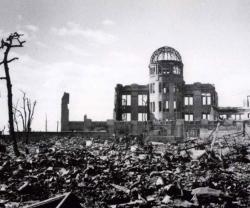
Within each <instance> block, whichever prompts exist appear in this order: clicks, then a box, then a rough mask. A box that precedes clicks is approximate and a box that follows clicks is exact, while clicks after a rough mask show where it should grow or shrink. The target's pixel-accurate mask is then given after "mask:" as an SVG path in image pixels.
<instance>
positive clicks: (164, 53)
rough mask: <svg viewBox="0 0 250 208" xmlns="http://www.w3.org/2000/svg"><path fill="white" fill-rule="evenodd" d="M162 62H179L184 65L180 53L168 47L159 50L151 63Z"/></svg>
mask: <svg viewBox="0 0 250 208" xmlns="http://www.w3.org/2000/svg"><path fill="white" fill-rule="evenodd" d="M162 60H166V61H178V62H181V63H182V59H181V55H180V53H179V52H178V51H177V50H175V49H174V48H171V47H168V46H164V47H161V48H159V49H157V50H156V51H155V52H154V53H153V55H152V56H151V59H150V63H151V64H155V63H157V62H158V61H162Z"/></svg>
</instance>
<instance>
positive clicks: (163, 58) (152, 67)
mask: <svg viewBox="0 0 250 208" xmlns="http://www.w3.org/2000/svg"><path fill="white" fill-rule="evenodd" d="M183 68H184V65H183V62H182V58H181V55H180V53H179V52H178V51H177V50H176V49H174V48H172V47H168V46H164V47H161V48H159V49H157V50H156V51H154V52H153V54H152V56H151V58H150V63H149V83H148V84H147V85H137V84H132V85H125V86H123V85H121V84H118V85H117V86H116V88H115V108H114V119H115V120H118V121H133V120H134V121H147V120H155V121H160V122H164V121H172V120H176V119H184V120H185V121H200V120H201V119H209V115H210V111H211V109H212V107H217V106H218V97H217V93H216V90H215V87H214V86H213V85H212V84H202V83H200V82H196V83H194V84H185V81H184V77H183Z"/></svg>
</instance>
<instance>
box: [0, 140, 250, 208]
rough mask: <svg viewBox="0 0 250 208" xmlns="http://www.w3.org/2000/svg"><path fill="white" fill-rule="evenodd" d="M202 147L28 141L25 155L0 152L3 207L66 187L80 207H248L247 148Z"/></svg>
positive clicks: (44, 196)
mask: <svg viewBox="0 0 250 208" xmlns="http://www.w3.org/2000/svg"><path fill="white" fill-rule="evenodd" d="M190 144H195V142H190ZM219 144H220V143H219ZM219 146H220V145H219ZM229 146H230V145H229ZM199 147H200V148H199V149H197V148H195V147H192V146H191V147H189V148H188V147H187V145H183V144H182V145H170V144H168V145H160V146H159V145H157V146H154V145H152V144H150V143H149V144H147V145H144V146H138V145H137V144H130V145H127V144H116V143H110V142H109V143H108V142H105V143H95V142H92V141H85V140H83V139H81V138H71V139H69V138H51V139H50V140H49V141H44V142H43V143H42V142H40V143H39V146H37V145H35V144H33V145H30V147H29V149H30V154H29V155H26V156H22V157H18V158H15V157H13V156H12V155H11V154H7V153H0V154H1V155H0V207H15V206H16V207H23V206H25V205H27V204H32V203H34V202H36V201H41V200H44V199H48V198H50V197H53V196H55V195H57V194H62V193H65V192H73V193H74V194H75V195H76V196H77V197H78V198H79V199H80V201H81V204H82V207H113V208H115V207H117V208H119V207H201V206H204V207H247V206H248V205H249V204H248V203H249V196H250V185H249V181H250V164H249V159H248V157H249V152H248V149H246V150H241V149H240V150H239V151H236V152H235V154H236V156H235V154H232V151H227V153H225V154H224V155H223V154H221V150H222V149H223V148H222V147H221V146H220V147H221V148H214V149H212V150H211V148H210V147H209V148H208V147H207V146H206V145H203V148H201V147H202V145H201V144H200V143H199ZM225 148H229V147H228V146H227V147H225ZM232 148H233V147H232V146H231V147H230V148H229V150H231V149H232ZM237 148H240V146H239V147H237ZM242 148H243V146H242ZM247 148H248V147H247ZM243 149H244V148H243ZM223 150H225V149H223ZM239 158H241V160H239ZM242 158H245V160H244V161H243V160H242Z"/></svg>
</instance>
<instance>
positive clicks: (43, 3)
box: [0, 0, 250, 131]
mask: <svg viewBox="0 0 250 208" xmlns="http://www.w3.org/2000/svg"><path fill="white" fill-rule="evenodd" d="M0 4H1V5H0V36H1V37H3V36H5V35H6V34H8V33H9V32H14V31H20V32H22V33H24V34H25V36H24V39H25V40H26V41H27V42H26V44H25V47H24V48H17V49H15V51H13V53H12V55H13V56H14V55H15V56H18V57H19V58H20V59H19V60H18V61H15V63H11V64H10V73H11V77H12V81H13V94H14V100H15V102H16V101H17V100H18V99H20V98H21V96H22V94H21V93H20V90H23V91H25V92H27V96H28V97H30V98H31V99H33V100H37V102H38V104H37V108H36V112H35V120H34V125H33V129H35V130H44V128H45V115H46V114H47V117H48V130H50V131H55V130H56V122H57V120H60V111H61V97H62V95H63V92H65V91H66V92H69V93H70V105H69V108H70V120H83V116H84V114H87V115H88V117H90V118H92V119H93V120H106V119H111V118H112V116H113V107H114V87H115V85H116V84H117V83H121V84H132V83H138V84H147V83H148V64H149V60H150V56H151V54H152V53H153V52H154V50H156V49H157V48H159V47H161V46H165V45H166V46H171V47H174V48H175V49H177V50H178V51H179V52H180V54H181V56H182V60H183V63H184V79H185V82H186V83H193V82H203V83H212V84H215V86H216V90H217V92H218V95H219V105H220V106H242V105H243V99H244V98H245V97H246V96H247V95H249V94H250V84H249V77H250V69H249V65H250V64H249V61H250V12H249V11H250V1H249V0H248V1H245V0H241V1H238V0H235V1H230V0H226V1H218V0H209V1H205V0H202V1H198V0H196V1H195V0H185V1H184V0H183V1H182V0H179V1H177V0H173V1H168V0H163V1H160V0H157V1H156V0H148V1H146V0H141V1H134V0H131V1H129V0H120V1H119V0H112V1H111V0H103V1H101V0H98V1H97V0H96V1H95V0H89V1H87V0H67V1H66V0H53V1H51V0H36V1H34V0H29V1H28V0H22V1H20V0H1V1H0ZM2 53H3V51H2V50H0V54H1V57H2ZM2 75H4V74H3V67H2V66H1V68H0V76H2ZM5 88H6V86H5V82H4V81H3V80H1V81H0V95H1V96H0V129H1V128H3V126H4V125H7V123H8V119H7V99H6V97H7V94H6V89H5Z"/></svg>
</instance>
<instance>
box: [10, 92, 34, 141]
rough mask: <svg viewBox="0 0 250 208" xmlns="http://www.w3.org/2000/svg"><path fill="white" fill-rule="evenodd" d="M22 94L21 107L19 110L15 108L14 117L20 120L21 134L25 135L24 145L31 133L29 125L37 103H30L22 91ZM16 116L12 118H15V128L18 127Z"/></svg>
mask: <svg viewBox="0 0 250 208" xmlns="http://www.w3.org/2000/svg"><path fill="white" fill-rule="evenodd" d="M22 93H23V97H22V106H21V107H20V108H18V106H16V107H15V109H14V110H15V113H16V116H18V117H19V118H20V119H21V122H22V127H23V132H25V133H26V137H25V143H26V144H28V143H29V134H30V132H31V124H32V121H33V118H34V112H35V107H36V104H37V102H36V100H35V101H33V102H32V101H31V99H30V98H28V97H27V96H26V93H25V92H23V91H22ZM16 116H14V118H16V121H15V123H16V126H17V127H18V121H17V117H16Z"/></svg>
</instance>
